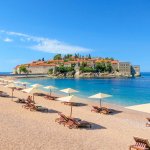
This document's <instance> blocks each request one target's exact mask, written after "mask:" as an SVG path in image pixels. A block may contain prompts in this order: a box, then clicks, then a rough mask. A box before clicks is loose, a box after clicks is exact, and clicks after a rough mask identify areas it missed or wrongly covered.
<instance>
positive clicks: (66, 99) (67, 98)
mask: <svg viewBox="0 0 150 150" xmlns="http://www.w3.org/2000/svg"><path fill="white" fill-rule="evenodd" d="M77 99H78V98H77V97H76V96H74V95H71V96H65V97H60V98H57V100H58V101H62V102H76V100H77ZM71 116H72V105H71V112H70V117H71Z"/></svg>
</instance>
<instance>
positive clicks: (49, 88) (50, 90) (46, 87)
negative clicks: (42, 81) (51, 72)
mask: <svg viewBox="0 0 150 150" xmlns="http://www.w3.org/2000/svg"><path fill="white" fill-rule="evenodd" d="M44 89H48V90H49V95H50V96H51V94H52V90H54V89H57V88H56V87H54V86H45V87H44Z"/></svg>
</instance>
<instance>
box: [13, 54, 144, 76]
mask: <svg viewBox="0 0 150 150" xmlns="http://www.w3.org/2000/svg"><path fill="white" fill-rule="evenodd" d="M13 74H17V75H38V74H41V75H42V74H43V75H44V74H45V75H48V77H51V78H117V77H128V78H130V77H139V76H140V74H141V73H140V66H139V65H132V64H131V63H130V62H121V61H119V60H116V59H114V58H108V57H106V58H102V57H91V55H90V54H89V55H87V56H81V55H80V54H75V55H72V54H66V55H61V54H57V55H55V56H54V58H53V59H50V60H45V59H44V58H42V59H39V60H37V61H33V62H31V63H27V64H20V65H17V66H16V67H15V68H14V69H13Z"/></svg>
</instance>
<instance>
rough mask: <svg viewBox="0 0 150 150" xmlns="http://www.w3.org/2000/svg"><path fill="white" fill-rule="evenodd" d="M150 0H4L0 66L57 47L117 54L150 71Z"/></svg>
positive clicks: (9, 68) (61, 50)
mask: <svg viewBox="0 0 150 150" xmlns="http://www.w3.org/2000/svg"><path fill="white" fill-rule="evenodd" d="M149 8H150V1H149V0H21V1H20V0H13V1H12V0H5V1H0V54H1V55H0V56H1V58H0V72H5V71H12V69H13V68H14V67H15V66H16V65H18V64H23V63H28V62H32V61H33V60H38V59H41V58H43V57H44V58H45V59H46V60H48V59H51V58H53V56H54V55H56V54H58V53H62V54H68V53H71V54H74V53H80V54H82V55H87V54H91V55H92V56H93V57H96V56H99V57H113V58H115V59H118V60H120V61H128V62H131V63H132V64H133V65H140V66H141V71H144V72H146V71H147V72H148V71H149V72H150V9H149Z"/></svg>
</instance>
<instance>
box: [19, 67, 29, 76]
mask: <svg viewBox="0 0 150 150" xmlns="http://www.w3.org/2000/svg"><path fill="white" fill-rule="evenodd" d="M19 73H20V74H21V73H25V74H28V70H27V68H26V66H25V65H21V66H20V67H19Z"/></svg>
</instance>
